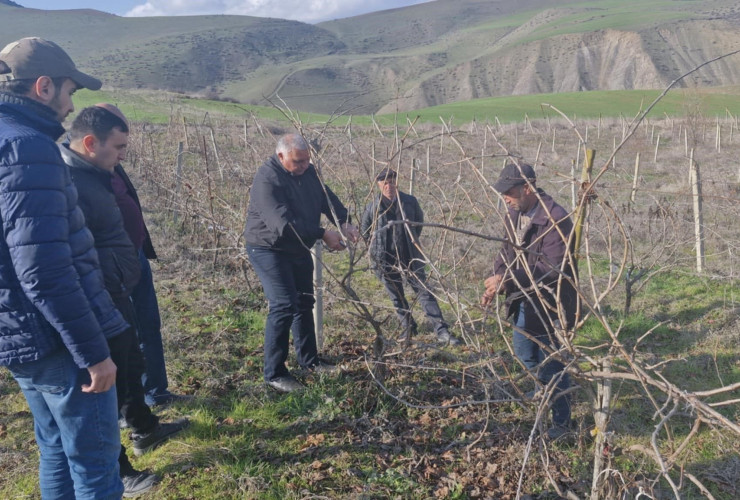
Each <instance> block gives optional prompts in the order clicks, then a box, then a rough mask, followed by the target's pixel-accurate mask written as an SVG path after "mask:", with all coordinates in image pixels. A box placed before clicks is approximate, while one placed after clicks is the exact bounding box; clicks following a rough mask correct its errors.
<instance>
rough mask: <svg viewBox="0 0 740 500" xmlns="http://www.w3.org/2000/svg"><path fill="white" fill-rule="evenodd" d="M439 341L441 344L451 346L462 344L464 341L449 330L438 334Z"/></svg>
mask: <svg viewBox="0 0 740 500" xmlns="http://www.w3.org/2000/svg"><path fill="white" fill-rule="evenodd" d="M437 341H438V342H439V343H440V344H449V345H452V346H455V345H460V344H462V341H461V340H460V339H459V338H457V337H455V336H454V335H452V334H451V333H450V331H449V330H447V329H445V330H441V331H440V332H439V333H437Z"/></svg>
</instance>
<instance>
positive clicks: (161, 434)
mask: <svg viewBox="0 0 740 500" xmlns="http://www.w3.org/2000/svg"><path fill="white" fill-rule="evenodd" d="M188 425H190V421H189V420H188V419H187V418H181V419H178V420H175V421H174V422H166V423H162V422H160V423H158V424H157V426H156V427H155V428H154V429H153V430H152V431H151V432H148V433H146V434H137V433H135V432H132V433H131V442H132V443H133V445H134V455H136V456H137V457H140V456H142V455H143V454H144V453H146V452H147V451H150V450H153V449H154V448H156V447H157V446H159V445H161V444H162V443H164V442H165V441H167V440H168V439H170V438H171V437H172V436H174V435H175V434H177V433H179V432H180V431H181V430H183V429H184V428H186V427H187V426H188Z"/></svg>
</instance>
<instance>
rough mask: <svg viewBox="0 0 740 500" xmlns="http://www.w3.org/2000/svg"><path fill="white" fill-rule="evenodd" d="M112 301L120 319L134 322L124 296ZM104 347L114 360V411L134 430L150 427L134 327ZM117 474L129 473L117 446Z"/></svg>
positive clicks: (154, 420) (152, 421)
mask: <svg viewBox="0 0 740 500" xmlns="http://www.w3.org/2000/svg"><path fill="white" fill-rule="evenodd" d="M113 303H114V304H115V306H116V308H118V310H119V311H120V312H121V314H122V315H123V317H124V319H125V320H126V321H127V322H128V323H129V324H130V325H135V324H136V315H135V313H134V312H133V305H132V304H131V300H130V299H129V298H128V297H119V298H113ZM108 348H109V349H110V355H111V359H112V360H113V362H114V363H115V364H116V368H117V371H116V397H117V398H118V411H119V413H120V414H121V415H122V416H123V418H124V419H125V420H126V423H128V426H129V427H130V428H131V430H133V431H134V432H136V433H147V432H149V431H151V430H152V429H154V427H155V426H156V425H157V423H158V422H159V419H158V418H157V417H156V416H154V415H153V414H152V411H151V410H150V409H149V407H148V406H147V404H146V402H145V401H144V387H143V386H142V385H141V374H142V373H144V367H145V362H144V356H143V355H142V354H141V351H140V350H139V340H138V338H137V336H136V330H135V329H134V328H133V327H132V328H129V329H127V330H126V331H124V332H123V333H121V334H120V335H117V336H115V337H113V338H110V339H108ZM118 465H119V467H120V470H121V475H127V474H130V473H131V472H132V471H133V467H132V466H131V463H130V462H129V460H128V457H127V456H126V451H125V449H124V448H123V446H121V453H120V455H119V457H118Z"/></svg>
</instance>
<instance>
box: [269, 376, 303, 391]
mask: <svg viewBox="0 0 740 500" xmlns="http://www.w3.org/2000/svg"><path fill="white" fill-rule="evenodd" d="M265 383H266V384H267V385H268V386H270V387H272V388H273V389H275V390H276V391H278V392H283V393H288V392H293V391H300V390H301V389H303V387H304V385H303V384H301V383H300V382H298V381H297V380H296V379H295V377H293V375H290V374H288V375H283V376H282V377H276V378H274V379H272V380H268V381H267V382H265Z"/></svg>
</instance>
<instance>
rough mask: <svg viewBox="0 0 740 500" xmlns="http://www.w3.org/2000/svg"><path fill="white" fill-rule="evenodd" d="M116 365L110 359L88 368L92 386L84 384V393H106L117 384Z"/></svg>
mask: <svg viewBox="0 0 740 500" xmlns="http://www.w3.org/2000/svg"><path fill="white" fill-rule="evenodd" d="M116 370H118V368H117V367H116V364H115V363H114V362H113V360H112V359H110V357H107V358H105V359H104V360H103V361H101V362H100V363H97V364H95V365H92V366H88V367H87V371H88V372H90V384H89V385H88V384H82V392H91V393H95V392H105V391H107V390H108V389H110V388H111V387H113V384H115V383H116Z"/></svg>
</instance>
